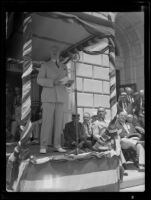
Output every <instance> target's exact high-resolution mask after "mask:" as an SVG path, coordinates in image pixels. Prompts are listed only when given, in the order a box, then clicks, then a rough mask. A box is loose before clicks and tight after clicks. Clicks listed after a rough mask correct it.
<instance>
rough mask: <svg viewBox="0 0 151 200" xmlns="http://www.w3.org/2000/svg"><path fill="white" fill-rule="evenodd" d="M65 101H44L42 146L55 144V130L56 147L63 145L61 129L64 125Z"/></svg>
mask: <svg viewBox="0 0 151 200" xmlns="http://www.w3.org/2000/svg"><path fill="white" fill-rule="evenodd" d="M63 106H64V104H63V103H51V102H50V103H44V102H43V103H42V109H43V112H42V126H41V135H40V146H41V147H46V146H47V145H49V144H53V141H52V136H53V130H54V144H53V145H54V147H56V148H58V147H60V146H61V131H62V125H63Z"/></svg>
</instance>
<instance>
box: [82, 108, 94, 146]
mask: <svg viewBox="0 0 151 200" xmlns="http://www.w3.org/2000/svg"><path fill="white" fill-rule="evenodd" d="M90 120H91V117H90V113H88V112H86V113H84V114H83V123H82V131H81V142H80V144H79V147H80V148H82V147H83V148H90V149H91V148H92V146H93V145H94V143H95V142H94V140H93V134H92V123H91V121H90Z"/></svg>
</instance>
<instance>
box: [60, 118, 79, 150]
mask: <svg viewBox="0 0 151 200" xmlns="http://www.w3.org/2000/svg"><path fill="white" fill-rule="evenodd" d="M79 116H80V115H79V114H77V116H76V115H75V114H72V121H71V122H68V123H66V124H65V128H64V131H63V132H64V140H65V142H64V146H65V147H68V148H74V147H76V145H77V137H76V120H77V124H78V143H79V142H80V138H81V130H82V124H81V123H80V122H79Z"/></svg>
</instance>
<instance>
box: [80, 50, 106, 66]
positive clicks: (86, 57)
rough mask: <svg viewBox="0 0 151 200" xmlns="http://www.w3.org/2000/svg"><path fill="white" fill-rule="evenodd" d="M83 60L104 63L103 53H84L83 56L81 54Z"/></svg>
mask: <svg viewBox="0 0 151 200" xmlns="http://www.w3.org/2000/svg"><path fill="white" fill-rule="evenodd" d="M81 61H83V62H86V63H91V64H94V65H95V64H97V65H102V58H101V55H88V54H85V53H83V56H81Z"/></svg>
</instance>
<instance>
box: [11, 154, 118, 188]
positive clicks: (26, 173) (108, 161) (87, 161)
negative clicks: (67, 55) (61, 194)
mask: <svg viewBox="0 0 151 200" xmlns="http://www.w3.org/2000/svg"><path fill="white" fill-rule="evenodd" d="M19 171H20V173H19V176H18V179H17V181H16V184H15V185H14V188H15V191H18V192H28V191H31V192H36V191H41V192H44V191H48V192H50V191H66V192H67V191H83V190H87V189H88V190H90V191H92V190H94V188H95V189H96V190H98V191H101V189H102V187H105V186H106V187H105V189H106V191H114V190H116V191H118V189H119V187H118V185H117V184H118V181H119V178H120V177H119V159H118V157H117V155H116V153H115V152H114V153H113V152H110V151H108V152H101V153H99V152H88V153H82V154H78V155H75V154H68V155H55V156H49V157H44V158H36V157H35V158H33V157H32V158H30V159H28V160H26V161H24V162H22V163H21V165H20V170H19ZM93 180H95V181H93ZM115 188H116V189H115Z"/></svg>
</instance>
